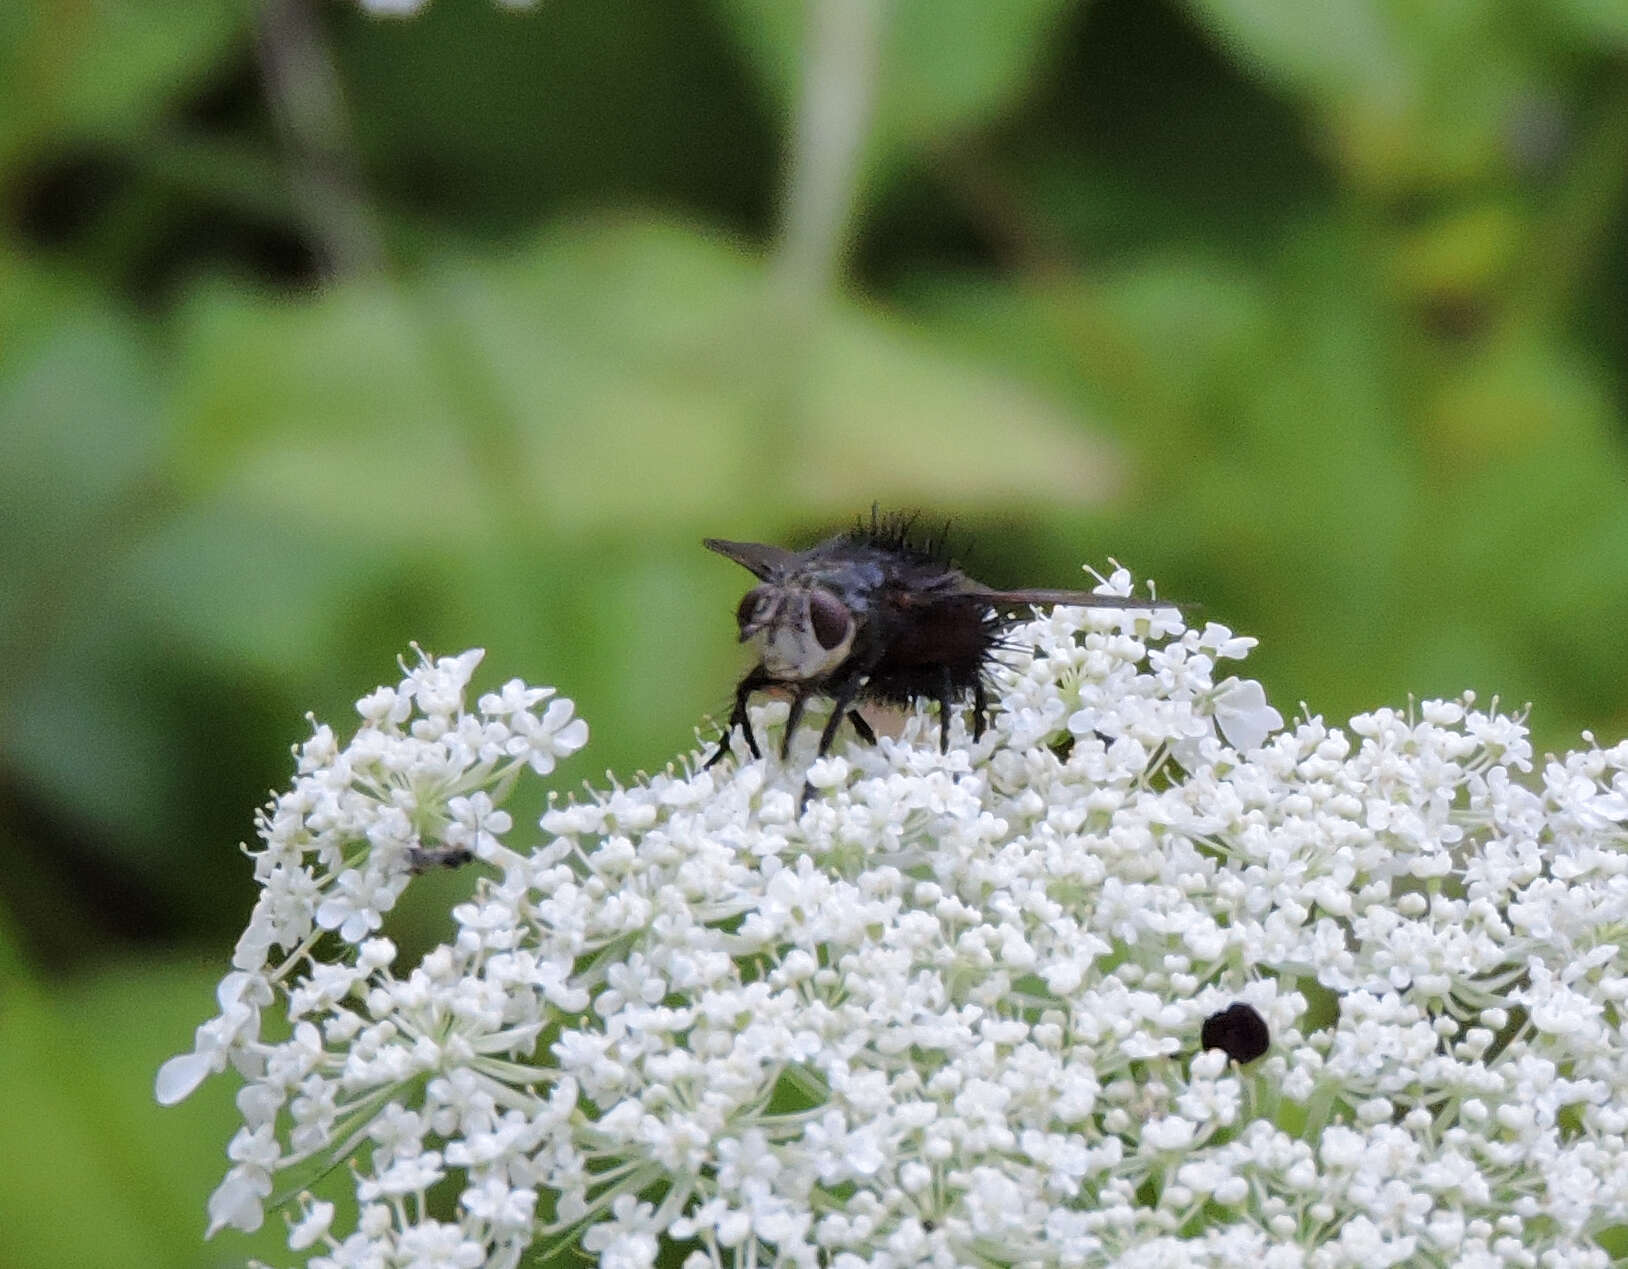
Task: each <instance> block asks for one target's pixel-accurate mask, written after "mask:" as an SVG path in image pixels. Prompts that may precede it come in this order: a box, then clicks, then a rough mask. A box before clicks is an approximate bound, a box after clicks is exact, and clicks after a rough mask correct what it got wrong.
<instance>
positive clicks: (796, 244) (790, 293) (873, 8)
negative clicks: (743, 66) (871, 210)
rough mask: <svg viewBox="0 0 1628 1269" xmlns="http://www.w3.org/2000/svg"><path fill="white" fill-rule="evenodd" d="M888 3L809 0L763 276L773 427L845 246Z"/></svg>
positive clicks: (800, 368) (793, 421)
mask: <svg viewBox="0 0 1628 1269" xmlns="http://www.w3.org/2000/svg"><path fill="white" fill-rule="evenodd" d="M887 3H888V0H810V3H809V4H808V19H807V33H806V36H805V42H804V46H803V65H802V72H803V77H802V83H801V87H800V90H799V93H798V98H797V112H796V117H795V119H794V120H793V123H792V132H791V153H790V161H789V163H788V167H787V176H786V192H785V201H784V204H783V208H782V212H781V220H780V231H779V236H778V240H777V242H776V245H775V250H774V256H773V260H772V269H771V277H770V309H771V312H770V321H771V325H772V332H773V333H772V334H771V335H770V340H771V343H772V345H773V347H774V351H775V354H776V355H774V356H773V357H771V359H770V373H771V374H772V375H773V376H774V380H775V381H774V382H773V383H772V384H771V387H770V392H769V403H770V408H769V409H768V411H767V412H766V413H767V415H768V419H769V422H770V423H771V425H772V426H773V427H775V428H777V429H781V430H795V429H796V428H797V426H798V423H799V415H800V410H799V403H800V402H802V401H803V400H804V399H805V398H806V393H805V392H804V390H803V387H804V382H805V376H806V374H807V372H808V367H809V365H810V359H809V357H808V351H809V348H810V338H811V337H812V335H813V334H814V332H815V330H816V329H817V328H818V326H819V324H820V319H821V317H822V316H823V314H824V311H825V307H826V304H827V302H828V300H829V298H830V296H831V293H832V290H833V288H834V286H835V283H836V281H837V276H838V272H839V270H840V269H841V266H842V260H843V257H844V254H845V253H846V250H847V247H848V242H849V238H850V235H851V231H852V226H853V219H854V205H855V203H856V201H857V195H858V192H859V177H860V171H861V168H862V166H863V159H864V153H865V142H866V138H867V137H868V136H869V134H870V125H871V119H872V115H873V108H874V106H875V102H876V81H877V70H878V66H879V63H880V61H881V41H882V36H883V27H884V23H885V20H886V13H885V9H886V7H887ZM776 407H778V408H776ZM765 452H768V451H765ZM769 457H770V459H771V460H772V459H773V458H774V457H775V454H774V453H772V452H770V453H769Z"/></svg>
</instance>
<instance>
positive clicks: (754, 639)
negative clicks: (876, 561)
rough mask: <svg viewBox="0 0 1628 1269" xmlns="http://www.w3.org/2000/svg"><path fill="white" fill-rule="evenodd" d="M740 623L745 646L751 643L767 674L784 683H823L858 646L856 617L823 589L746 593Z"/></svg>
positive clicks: (770, 587) (784, 588)
mask: <svg viewBox="0 0 1628 1269" xmlns="http://www.w3.org/2000/svg"><path fill="white" fill-rule="evenodd" d="M736 619H737V621H738V622H739V623H740V632H741V641H742V642H743V643H744V642H748V641H750V642H751V643H752V644H753V646H754V647H756V649H757V652H758V655H759V657H760V658H761V659H762V662H763V668H764V669H765V670H766V671H767V672H768V673H769V674H770V675H772V676H773V677H775V678H777V679H781V680H783V681H785V682H791V683H801V682H807V681H808V680H810V679H819V678H824V677H825V676H826V675H828V674H830V673H831V672H832V671H833V670H835V669H836V668H837V667H838V666H839V665H841V664H842V663H843V661H845V660H846V659H847V657H848V653H849V651H850V650H851V649H852V648H853V644H854V631H855V629H856V625H855V622H854V617H853V614H852V613H850V612H849V611H848V609H847V608H846V607H845V606H844V605H843V603H842V601H841V600H840V599H838V598H837V597H836V596H835V595H833V594H832V593H831V592H830V591H828V590H826V589H825V588H824V587H821V586H811V587H791V586H777V585H774V584H772V583H765V584H764V585H762V586H759V587H756V588H755V589H753V590H751V591H748V592H747V594H746V597H745V598H744V599H742V600H741V603H740V608H739V610H738V611H737V612H736Z"/></svg>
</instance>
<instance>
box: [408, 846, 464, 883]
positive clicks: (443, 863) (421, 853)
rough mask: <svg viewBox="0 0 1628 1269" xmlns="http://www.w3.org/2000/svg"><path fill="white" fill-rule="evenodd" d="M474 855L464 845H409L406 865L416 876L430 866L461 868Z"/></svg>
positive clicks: (430, 867)
mask: <svg viewBox="0 0 1628 1269" xmlns="http://www.w3.org/2000/svg"><path fill="white" fill-rule="evenodd" d="M474 857H475V852H474V851H472V850H470V849H468V848H467V847H464V846H409V847H408V848H407V867H408V870H409V871H410V872H411V873H412V874H413V876H415V877H416V876H418V875H419V874H421V873H426V872H429V871H430V869H432V868H462V867H463V866H464V865H465V864H467V863H468V862H469V861H470V860H472V859H473V858H474Z"/></svg>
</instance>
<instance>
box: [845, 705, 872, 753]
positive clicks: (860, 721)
mask: <svg viewBox="0 0 1628 1269" xmlns="http://www.w3.org/2000/svg"><path fill="white" fill-rule="evenodd" d="M848 721H849V722H850V723H852V724H853V725H854V731H856V732H858V733H859V738H860V739H861V740H863V741H864V742H865V743H866V744H867V745H874V744H875V743H876V733H875V732H874V731H872V730H871V725H870V724H869V723H867V722H866V721H865V716H864V715H863V714H861V713H860V712H859V711H858V710H857V709H851V710H849V711H848Z"/></svg>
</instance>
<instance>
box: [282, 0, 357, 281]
mask: <svg viewBox="0 0 1628 1269" xmlns="http://www.w3.org/2000/svg"><path fill="white" fill-rule="evenodd" d="M257 34H258V39H257V40H256V42H255V43H256V50H257V53H258V56H259V59H260V71H261V75H262V76H263V77H264V79H265V84H266V95H267V97H268V99H269V100H270V102H271V107H272V113H273V114H274V116H275V117H276V119H277V121H278V125H279V126H280V127H281V129H282V131H283V133H284V135H285V137H286V138H287V141H288V144H289V150H290V162H289V165H288V171H289V178H290V180H291V182H292V183H293V186H294V198H295V202H296V204H297V205H298V207H299V209H300V214H301V218H302V219H303V220H304V222H305V225H306V228H307V230H308V231H309V232H310V233H311V235H312V237H313V238H314V240H315V241H316V242H317V243H319V244H320V252H321V256H322V263H323V267H324V269H325V271H326V272H327V273H328V274H329V275H330V277H348V276H351V275H353V274H356V273H369V272H373V271H374V270H376V269H378V268H379V267H380V266H381V265H382V264H383V263H384V258H385V253H384V247H383V245H382V243H381V241H380V238H379V233H378V228H377V226H376V224H375V223H374V217H373V213H372V210H371V209H370V208H369V207H368V205H367V203H366V201H365V200H364V199H363V198H362V196H361V194H360V189H361V180H360V178H359V174H358V172H357V165H356V162H355V158H354V154H355V150H354V147H353V146H352V144H351V138H350V129H349V127H348V125H347V123H346V118H345V111H344V98H343V92H342V90H341V88H340V83H339V75H338V72H337V71H336V70H335V68H334V63H333V58H332V56H331V55H330V54H329V51H328V49H327V46H326V45H325V44H324V42H323V38H322V33H321V31H320V30H319V29H318V26H317V22H316V18H315V15H314V14H313V13H312V10H311V5H310V3H309V2H308V0H261V3H260V5H259V9H258V32H257Z"/></svg>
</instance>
